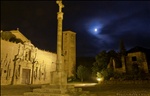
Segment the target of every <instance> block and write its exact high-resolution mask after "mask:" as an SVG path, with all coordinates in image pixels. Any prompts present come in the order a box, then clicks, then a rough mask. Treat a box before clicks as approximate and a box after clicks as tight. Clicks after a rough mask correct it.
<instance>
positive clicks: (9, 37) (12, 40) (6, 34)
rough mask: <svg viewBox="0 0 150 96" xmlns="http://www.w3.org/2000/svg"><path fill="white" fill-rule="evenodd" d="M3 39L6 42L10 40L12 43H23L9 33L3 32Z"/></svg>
mask: <svg viewBox="0 0 150 96" xmlns="http://www.w3.org/2000/svg"><path fill="white" fill-rule="evenodd" d="M1 38H2V39H4V40H9V41H10V42H16V43H23V41H22V40H21V39H20V38H16V36H15V35H14V34H12V33H11V32H9V31H6V32H1Z"/></svg>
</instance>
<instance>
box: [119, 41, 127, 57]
mask: <svg viewBox="0 0 150 96" xmlns="http://www.w3.org/2000/svg"><path fill="white" fill-rule="evenodd" d="M120 54H121V55H123V56H125V55H126V49H125V46H124V42H123V40H121V41H120Z"/></svg>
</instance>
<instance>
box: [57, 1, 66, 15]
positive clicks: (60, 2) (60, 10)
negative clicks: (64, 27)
mask: <svg viewBox="0 0 150 96" xmlns="http://www.w3.org/2000/svg"><path fill="white" fill-rule="evenodd" d="M56 3H57V4H58V6H59V12H62V8H64V5H63V4H62V0H58V1H56Z"/></svg>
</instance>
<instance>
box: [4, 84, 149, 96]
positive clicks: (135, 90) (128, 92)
mask: <svg viewBox="0 0 150 96" xmlns="http://www.w3.org/2000/svg"><path fill="white" fill-rule="evenodd" d="M72 84H74V85H75V87H80V88H82V89H83V90H85V91H90V92H91V93H96V94H97V95H98V96H150V83H144V84H142V83H141V84H95V83H84V84H83V83H82V84H81V83H78V84H76V83H72ZM40 87H41V85H3V86H1V96H6V95H7V96H22V95H23V93H24V92H31V91H32V90H33V89H34V88H40Z"/></svg>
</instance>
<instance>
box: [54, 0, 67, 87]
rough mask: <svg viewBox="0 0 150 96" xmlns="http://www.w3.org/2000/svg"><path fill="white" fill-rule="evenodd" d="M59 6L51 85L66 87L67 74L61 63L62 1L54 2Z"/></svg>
mask: <svg viewBox="0 0 150 96" xmlns="http://www.w3.org/2000/svg"><path fill="white" fill-rule="evenodd" d="M56 3H57V4H58V6H59V12H57V20H58V25H57V60H56V71H55V72H53V73H52V77H51V78H52V84H55V85H66V84H67V74H66V72H65V70H64V65H63V62H62V21H63V12H62V8H63V7H64V5H63V4H62V1H60V0H59V1H56Z"/></svg>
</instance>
